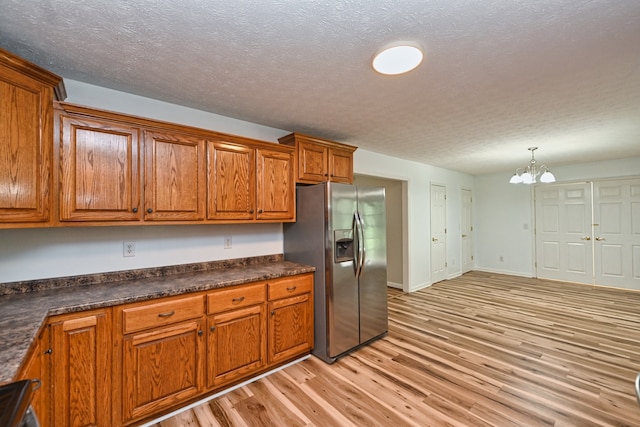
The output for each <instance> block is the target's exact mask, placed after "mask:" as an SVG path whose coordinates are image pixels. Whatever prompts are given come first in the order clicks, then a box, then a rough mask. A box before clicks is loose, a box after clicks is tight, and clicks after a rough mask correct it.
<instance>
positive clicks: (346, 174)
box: [329, 148, 353, 184]
mask: <svg viewBox="0 0 640 427" xmlns="http://www.w3.org/2000/svg"><path fill="white" fill-rule="evenodd" d="M329 180H330V181H333V182H342V183H345V184H352V183H353V152H352V151H346V150H337V149H335V148H331V149H330V150H329Z"/></svg>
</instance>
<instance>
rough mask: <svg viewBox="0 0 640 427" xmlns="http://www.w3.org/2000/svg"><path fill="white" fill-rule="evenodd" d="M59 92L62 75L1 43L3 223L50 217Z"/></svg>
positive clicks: (0, 209)
mask: <svg viewBox="0 0 640 427" xmlns="http://www.w3.org/2000/svg"><path fill="white" fill-rule="evenodd" d="M54 94H55V96H56V98H57V99H64V97H65V96H66V94H65V91H64V85H63V83H62V78H60V77H59V76H56V75H55V74H52V73H49V72H48V71H46V70H44V69H42V68H40V67H38V66H36V65H34V64H31V63H29V62H27V61H25V60H23V59H21V58H19V57H17V56H15V55H13V54H11V53H9V52H7V51H5V50H3V49H0V228H6V227H16V226H20V225H18V223H24V224H25V225H23V226H29V224H35V225H38V223H41V224H43V223H47V222H48V221H50V219H51V211H52V208H51V203H52V201H53V198H52V196H51V193H52V138H53V107H52V102H53V98H54Z"/></svg>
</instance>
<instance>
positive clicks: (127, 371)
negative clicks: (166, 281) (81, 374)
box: [114, 295, 205, 424]
mask: <svg viewBox="0 0 640 427" xmlns="http://www.w3.org/2000/svg"><path fill="white" fill-rule="evenodd" d="M203 314H204V308H203V298H202V296H201V295H195V296H186V297H183V296H181V297H178V298H168V299H162V300H161V301H160V302H158V301H152V302H145V303H134V304H128V305H125V306H120V307H117V308H116V328H117V329H118V330H119V331H121V332H120V333H119V335H118V337H117V338H116V339H117V340H119V341H120V340H121V342H122V349H121V351H122V354H121V359H120V360H119V362H120V363H117V364H116V370H115V371H116V377H117V378H119V380H120V382H121V387H122V394H121V395H122V402H121V406H120V407H118V406H117V405H114V409H115V412H116V416H117V418H116V424H122V423H123V424H128V423H131V422H134V421H136V420H140V419H142V418H145V417H149V416H151V415H153V414H155V413H157V412H159V411H161V410H163V409H167V408H169V407H172V406H176V405H177V404H179V403H180V402H183V401H185V400H187V399H189V398H192V397H194V396H196V395H198V394H200V393H201V391H202V375H203V369H204V355H205V354H204V350H205V344H204V339H203V320H202V316H203ZM120 409H121V410H122V413H118V412H119V410H120Z"/></svg>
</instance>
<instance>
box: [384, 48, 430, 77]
mask: <svg viewBox="0 0 640 427" xmlns="http://www.w3.org/2000/svg"><path fill="white" fill-rule="evenodd" d="M423 57H424V55H423V53H422V49H421V48H420V47H419V46H417V45H416V44H414V43H411V42H398V43H394V44H392V45H388V46H386V47H385V48H384V49H382V50H381V51H380V52H378V53H377V54H376V56H375V57H374V58H373V69H374V70H376V71H377V72H379V73H380V74H385V75H388V76H394V75H397V74H403V73H406V72H409V71H411V70H413V69H415V68H416V67H417V66H418V65H420V63H421V62H422V58H423Z"/></svg>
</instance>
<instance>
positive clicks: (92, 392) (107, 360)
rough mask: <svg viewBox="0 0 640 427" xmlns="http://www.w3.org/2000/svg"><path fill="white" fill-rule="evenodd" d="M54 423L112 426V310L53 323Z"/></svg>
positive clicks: (76, 316)
mask: <svg viewBox="0 0 640 427" xmlns="http://www.w3.org/2000/svg"><path fill="white" fill-rule="evenodd" d="M51 349H52V351H51V356H52V364H51V377H52V383H53V388H52V397H53V411H52V416H53V418H52V425H54V426H69V427H73V426H111V394H112V387H111V351H112V350H111V312H110V311H108V310H104V311H102V310H100V311H93V312H85V313H82V314H79V315H74V316H69V317H65V318H61V319H60V320H54V321H53V322H52V323H51Z"/></svg>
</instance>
